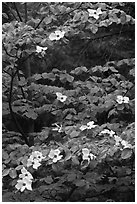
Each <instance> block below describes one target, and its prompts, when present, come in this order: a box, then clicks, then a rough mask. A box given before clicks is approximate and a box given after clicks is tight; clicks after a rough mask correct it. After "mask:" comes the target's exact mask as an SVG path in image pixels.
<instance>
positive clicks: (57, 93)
mask: <svg viewBox="0 0 137 204" xmlns="http://www.w3.org/2000/svg"><path fill="white" fill-rule="evenodd" d="M56 96H57V100H59V101H61V102H62V103H63V102H65V101H66V99H67V96H65V95H62V93H60V92H56Z"/></svg>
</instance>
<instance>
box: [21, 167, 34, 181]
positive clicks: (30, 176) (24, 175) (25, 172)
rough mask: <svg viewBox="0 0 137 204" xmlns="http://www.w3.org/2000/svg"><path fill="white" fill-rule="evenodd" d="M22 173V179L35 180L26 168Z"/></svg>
mask: <svg viewBox="0 0 137 204" xmlns="http://www.w3.org/2000/svg"><path fill="white" fill-rule="evenodd" d="M21 173H22V174H20V175H19V178H22V179H24V178H27V179H28V180H31V179H33V176H32V175H31V173H30V172H29V171H27V169H25V167H23V168H22V169H21Z"/></svg>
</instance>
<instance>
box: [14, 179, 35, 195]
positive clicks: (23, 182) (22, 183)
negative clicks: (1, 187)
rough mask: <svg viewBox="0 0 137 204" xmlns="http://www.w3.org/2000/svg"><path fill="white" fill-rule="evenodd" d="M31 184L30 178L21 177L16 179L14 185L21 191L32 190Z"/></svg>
mask: <svg viewBox="0 0 137 204" xmlns="http://www.w3.org/2000/svg"><path fill="white" fill-rule="evenodd" d="M31 184H32V181H31V180H29V179H28V178H23V179H19V180H18V181H17V184H16V185H15V187H16V188H17V189H18V190H20V191H21V192H23V191H24V190H25V189H28V190H30V191H32V187H31Z"/></svg>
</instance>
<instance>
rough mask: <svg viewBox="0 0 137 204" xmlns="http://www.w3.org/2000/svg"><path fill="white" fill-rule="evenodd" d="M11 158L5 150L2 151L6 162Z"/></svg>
mask: <svg viewBox="0 0 137 204" xmlns="http://www.w3.org/2000/svg"><path fill="white" fill-rule="evenodd" d="M8 158H9V155H8V153H7V152H5V151H4V150H2V159H4V160H6V159H8Z"/></svg>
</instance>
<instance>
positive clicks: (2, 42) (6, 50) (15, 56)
mask: <svg viewBox="0 0 137 204" xmlns="http://www.w3.org/2000/svg"><path fill="white" fill-rule="evenodd" d="M2 45H3V48H4V50H5V52H6V54H7V55H8V56H9V57H13V58H17V59H18V57H17V56H14V55H11V54H9V53H8V52H7V50H6V48H5V45H4V43H3V42H2Z"/></svg>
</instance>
